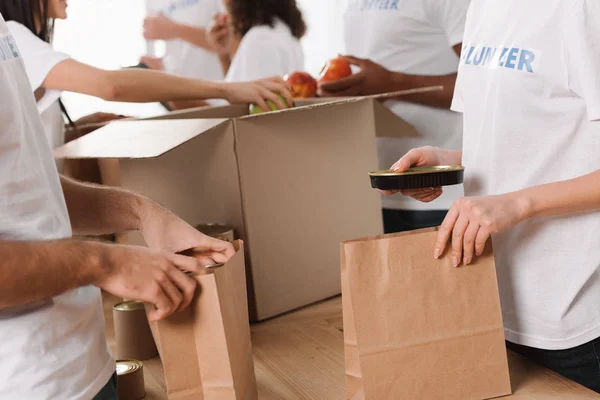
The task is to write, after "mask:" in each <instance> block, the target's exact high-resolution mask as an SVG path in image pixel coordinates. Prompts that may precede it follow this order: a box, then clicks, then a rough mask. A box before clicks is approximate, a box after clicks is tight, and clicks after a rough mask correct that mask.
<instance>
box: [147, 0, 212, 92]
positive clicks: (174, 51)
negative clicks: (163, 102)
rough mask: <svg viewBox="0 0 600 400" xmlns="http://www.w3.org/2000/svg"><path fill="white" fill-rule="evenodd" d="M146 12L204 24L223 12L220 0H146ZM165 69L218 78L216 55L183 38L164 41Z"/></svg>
mask: <svg viewBox="0 0 600 400" xmlns="http://www.w3.org/2000/svg"><path fill="white" fill-rule="evenodd" d="M146 6H147V9H148V13H149V15H155V14H159V13H162V14H164V15H165V16H167V17H169V18H171V19H172V20H174V21H175V22H177V23H180V24H185V25H190V26H195V27H201V28H206V27H207V26H208V25H209V24H210V21H211V20H212V17H213V16H214V15H215V14H217V13H218V12H223V11H224V7H223V0H146ZM164 64H165V71H166V72H168V73H170V74H174V75H178V76H183V77H186V78H201V79H209V80H222V79H223V68H222V67H221V63H220V62H219V57H218V56H217V55H216V54H215V53H212V52H210V51H206V50H204V49H202V48H200V47H197V46H194V45H193V44H190V43H188V42H186V41H184V40H180V39H174V40H168V41H166V43H165V56H164Z"/></svg>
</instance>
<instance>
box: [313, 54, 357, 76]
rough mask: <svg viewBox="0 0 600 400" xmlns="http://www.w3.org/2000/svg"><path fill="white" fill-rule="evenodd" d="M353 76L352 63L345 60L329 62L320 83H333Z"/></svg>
mask: <svg viewBox="0 0 600 400" xmlns="http://www.w3.org/2000/svg"><path fill="white" fill-rule="evenodd" d="M350 75H352V68H351V67H350V63H349V62H348V61H346V60H345V59H343V58H340V57H338V58H334V59H333V60H329V61H328V62H327V64H326V65H325V67H323V70H322V71H321V77H320V79H319V82H332V81H337V80H339V79H343V78H346V77H348V76H350Z"/></svg>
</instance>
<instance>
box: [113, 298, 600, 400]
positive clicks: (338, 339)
mask: <svg viewBox="0 0 600 400" xmlns="http://www.w3.org/2000/svg"><path fill="white" fill-rule="evenodd" d="M118 301H119V299H117V298H115V297H112V296H108V295H105V296H104V314H105V317H106V330H107V337H108V342H109V345H110V347H111V348H112V349H113V352H114V351H115V340H114V330H113V329H114V328H113V318H112V306H113V305H114V304H116V303H117V302H118ZM343 335H344V334H343V331H342V302H341V298H339V297H337V298H334V299H331V300H328V301H324V302H322V303H319V304H316V305H313V306H310V307H307V308H304V309H302V310H299V311H296V312H294V313H291V314H288V315H285V316H282V317H279V318H276V319H273V320H270V321H267V322H264V323H261V324H255V325H253V326H252V345H253V350H254V365H255V370H256V378H257V381H258V390H259V399H261V400H338V399H339V400H343V399H345V398H346V390H345V376H344V372H345V369H344V336H343ZM509 363H510V374H511V381H512V386H513V395H512V396H508V397H504V398H503V399H506V400H510V399H512V400H542V399H543V400H558V399H561V400H583V399H600V395H599V394H596V393H594V392H592V391H590V390H588V389H586V388H584V387H582V386H579V385H578V384H576V383H575V382H572V381H569V380H567V379H564V378H562V377H560V376H559V375H556V374H555V373H553V372H551V371H548V370H546V369H544V368H541V367H538V366H536V365H533V364H531V363H529V362H528V361H526V360H524V359H523V358H521V357H520V356H517V355H516V354H512V353H510V352H509ZM144 370H145V375H144V377H145V382H146V391H147V395H146V397H145V399H146V400H166V399H167V396H166V387H165V379H164V376H163V371H162V365H161V362H160V359H159V358H155V359H153V360H149V361H144Z"/></svg>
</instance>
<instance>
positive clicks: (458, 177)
mask: <svg viewBox="0 0 600 400" xmlns="http://www.w3.org/2000/svg"><path fill="white" fill-rule="evenodd" d="M464 171H465V169H464V167H462V166H460V165H450V166H445V165H443V166H435V167H413V168H410V169H409V170H407V171H404V172H398V171H390V170H383V171H373V172H371V173H369V176H370V178H371V186H372V187H373V188H374V189H380V190H404V189H423V188H434V187H440V186H451V185H459V184H461V183H463V179H464Z"/></svg>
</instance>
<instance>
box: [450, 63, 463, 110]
mask: <svg viewBox="0 0 600 400" xmlns="http://www.w3.org/2000/svg"><path fill="white" fill-rule="evenodd" d="M463 75H464V72H463V71H461V68H460V67H459V68H458V74H457V76H456V84H455V85H454V95H453V96H452V105H451V106H450V110H452V111H456V112H459V113H462V112H464V105H463V99H462V83H461V82H462V76H463Z"/></svg>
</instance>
